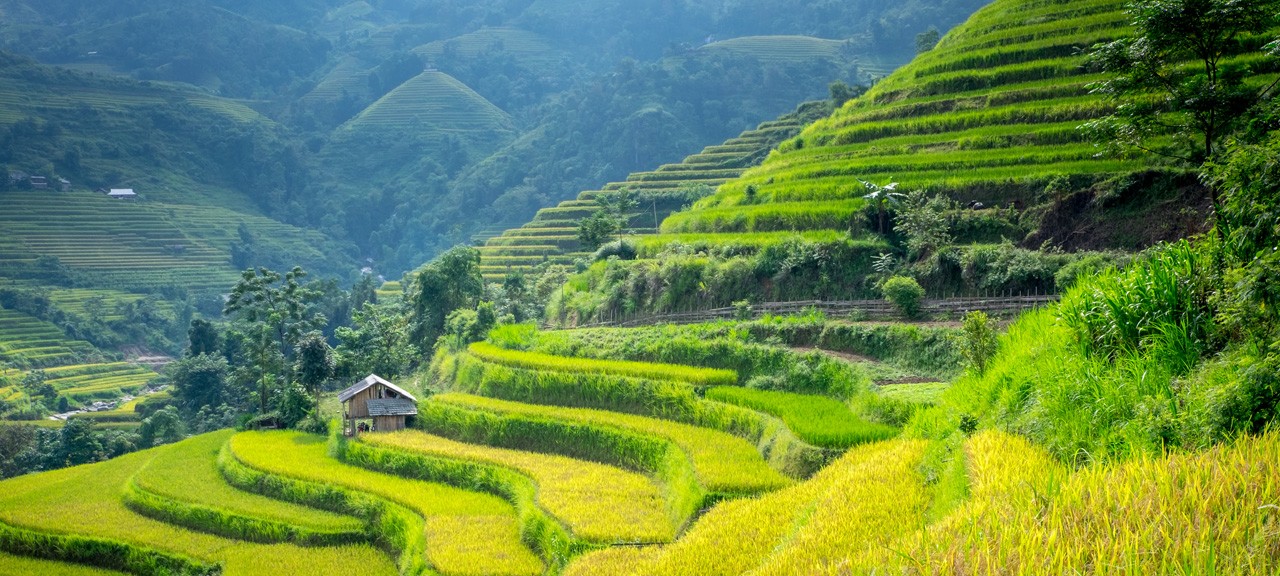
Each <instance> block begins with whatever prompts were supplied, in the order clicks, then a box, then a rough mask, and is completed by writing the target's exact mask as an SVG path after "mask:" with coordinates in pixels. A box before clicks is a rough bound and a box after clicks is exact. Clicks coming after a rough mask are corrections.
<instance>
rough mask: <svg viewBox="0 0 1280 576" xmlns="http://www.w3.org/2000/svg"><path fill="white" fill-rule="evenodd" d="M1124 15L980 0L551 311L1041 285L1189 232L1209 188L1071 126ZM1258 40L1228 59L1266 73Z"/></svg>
mask: <svg viewBox="0 0 1280 576" xmlns="http://www.w3.org/2000/svg"><path fill="white" fill-rule="evenodd" d="M1131 31H1132V28H1131V26H1130V18H1129V16H1127V15H1126V13H1125V11H1124V7H1123V4H1122V3H1121V2H1115V1H1097V2H1086V3H1061V2H996V3H993V4H991V5H990V6H987V7H986V8H983V9H982V10H980V11H978V12H977V13H976V14H974V16H973V17H972V18H970V19H969V20H968V21H967V22H965V23H964V24H961V25H959V26H957V27H956V28H955V29H953V30H951V31H950V32H948V33H947V34H946V35H945V36H944V37H943V38H942V39H941V41H940V42H939V43H938V44H937V46H936V47H934V48H932V49H931V50H928V51H926V52H924V53H922V54H921V55H920V56H919V57H917V58H916V59H915V60H913V61H912V62H911V63H910V64H908V65H906V66H904V67H902V68H901V69H899V70H897V71H895V72H894V73H893V74H890V75H889V76H888V77H886V78H885V79H884V80H882V81H880V82H878V83H876V84H875V85H874V86H873V87H871V88H870V89H869V90H868V91H867V92H866V93H865V94H863V95H862V96H860V97H858V98H854V99H852V100H850V101H849V102H848V103H846V104H845V105H844V106H843V107H841V108H840V109H839V110H837V111H836V112H835V113H833V114H832V115H831V116H830V117H828V118H825V119H822V120H819V121H817V122H814V123H813V124H811V125H810V126H808V127H806V128H805V130H804V131H803V132H801V133H800V134H799V135H797V136H795V137H793V138H791V139H789V140H787V141H786V142H783V143H782V144H781V145H780V146H778V148H777V149H776V150H774V151H772V152H771V153H770V154H769V156H768V157H767V158H766V159H765V160H764V161H763V162H762V163H761V165H760V166H758V167H754V168H752V169H750V170H747V171H745V172H744V173H743V174H741V175H739V176H736V177H733V178H731V179H729V180H727V181H726V182H724V183H723V184H720V185H719V186H718V187H717V190H716V193H715V194H714V195H711V196H709V197H707V198H703V199H701V200H699V201H698V202H696V203H694V204H693V206H692V207H691V208H690V209H688V210H682V211H679V212H676V213H673V214H671V215H670V216H668V217H667V218H666V219H664V220H663V221H662V223H661V225H660V226H659V229H658V233H657V234H655V235H645V234H639V235H638V237H637V238H636V239H635V240H634V244H635V246H636V253H637V254H638V255H639V259H637V260H636V261H634V262H625V261H622V262H596V263H595V264H594V266H593V267H592V268H591V269H590V270H588V271H586V272H585V273H582V274H580V275H578V276H576V277H574V278H572V279H571V280H570V282H569V283H568V284H567V289H566V290H563V291H561V292H560V293H558V294H557V296H556V297H555V300H554V301H553V302H552V304H551V306H550V308H549V313H550V315H551V316H552V317H553V318H555V319H556V320H557V321H560V322H564V323H566V324H568V325H573V324H576V323H582V322H590V321H593V320H599V319H604V318H618V317H625V316H628V315H634V314H638V313H639V314H644V313H649V314H651V313H654V312H669V311H673V310H683V309H688V308H716V307H723V306H728V305H729V304H730V303H731V302H732V301H735V300H739V299H744V298H745V299H748V300H751V301H785V300H807V299H827V300H841V299H858V298H876V297H879V296H880V295H881V294H880V285H881V283H882V282H883V281H884V280H885V279H887V278H888V277H889V276H892V275H895V274H906V275H910V276H915V277H916V278H917V279H918V281H919V282H920V284H922V285H923V286H924V287H925V289H926V293H928V294H930V295H938V296H941V295H957V294H982V295H987V294H993V293H999V294H1022V293H1032V294H1040V293H1054V292H1059V291H1061V290H1063V289H1065V288H1066V287H1067V286H1068V285H1069V284H1070V280H1072V279H1073V278H1074V269H1072V268H1071V267H1072V266H1074V265H1073V264H1072V263H1073V262H1076V261H1078V260H1083V261H1085V262H1087V263H1088V264H1080V265H1079V266H1084V267H1088V266H1094V267H1096V266H1097V265H1098V263H1099V262H1116V261H1118V260H1117V259H1118V258H1119V259H1123V257H1118V256H1117V255H1116V254H1114V253H1110V254H1089V253H1087V252H1086V251H1087V250H1102V251H1108V250H1112V251H1113V250H1135V249H1141V248H1143V247H1146V246H1150V245H1152V244H1155V243H1157V242H1160V241H1166V240H1174V239H1178V238H1181V237H1184V236H1186V235H1188V234H1193V233H1196V232H1198V231H1203V230H1205V229H1206V227H1205V224H1204V222H1205V217H1206V214H1207V212H1206V210H1207V207H1208V205H1209V198H1208V193H1207V191H1206V190H1205V188H1204V187H1203V186H1201V185H1200V184H1198V183H1197V182H1196V179H1195V177H1194V174H1192V173H1190V172H1189V171H1188V170H1187V168H1186V167H1185V166H1179V165H1177V164H1175V163H1165V164H1162V163H1161V162H1158V161H1157V158H1158V157H1157V156H1155V155H1151V154H1148V153H1146V152H1142V151H1137V150H1133V151H1130V152H1128V153H1126V154H1123V155H1111V154H1108V153H1106V152H1107V150H1106V149H1104V148H1103V147H1100V146H1099V145H1098V144H1097V143H1096V142H1095V140H1094V138H1093V136H1092V134H1091V132H1090V131H1089V130H1086V129H1084V127H1083V125H1085V124H1087V123H1089V122H1090V121H1092V120H1095V119H1099V118H1102V117H1104V116H1106V115H1108V114H1110V113H1112V112H1114V111H1115V110H1116V109H1117V104H1116V103H1115V102H1114V101H1112V100H1109V99H1107V98H1106V97H1105V96H1104V95H1103V94H1101V93H1098V91H1097V90H1094V89H1093V84H1094V83H1096V82H1098V81H1099V80H1101V79H1103V78H1106V77H1107V76H1106V75H1105V74H1104V73H1102V72H1101V71H1100V70H1099V69H1098V68H1097V67H1096V64H1093V63H1091V62H1090V61H1089V59H1088V58H1089V57H1088V54H1087V52H1088V49H1089V48H1091V47H1092V46H1094V45H1096V44H1100V43H1106V42H1109V41H1112V40H1115V39H1117V38H1120V37H1123V36H1125V35H1127V34H1129V33H1130V32H1131ZM1255 49H1256V48H1255V47H1254V41H1249V42H1246V43H1245V45H1244V52H1243V53H1242V54H1237V55H1234V56H1232V57H1231V58H1230V62H1231V65H1232V66H1242V67H1243V66H1248V67H1250V68H1249V69H1250V70H1252V71H1253V73H1254V74H1257V75H1258V78H1257V80H1254V81H1252V84H1251V85H1259V86H1262V85H1265V82H1267V81H1268V80H1267V79H1271V78H1273V77H1274V71H1273V67H1274V65H1273V64H1272V63H1271V61H1270V60H1267V59H1266V58H1264V57H1263V56H1262V55H1260V54H1259V53H1257V52H1252V51H1251V50H1255ZM1174 140H1175V139H1174V138H1173V135H1172V134H1168V133H1157V134H1156V135H1155V136H1154V137H1153V138H1152V140H1151V141H1150V142H1147V143H1146V145H1147V146H1148V147H1150V148H1153V149H1154V148H1161V149H1162V148H1164V147H1166V146H1167V145H1171V144H1172V143H1173V142H1174ZM910 218H916V219H915V220H911V219H910ZM930 218H932V220H929V219H930ZM921 230H934V231H936V233H937V234H940V235H939V236H936V238H938V239H940V240H941V241H939V240H932V239H931V238H935V237H921V236H920V231H921ZM912 234H915V236H912ZM1041 247H1046V248H1057V249H1061V250H1070V251H1072V252H1071V253H1063V252H1061V251H1053V250H1044V251H1038V250H1037V249H1039V248H1041ZM623 259H624V260H625V258H623ZM873 264H874V267H873ZM1064 268H1068V269H1072V271H1071V272H1064V273H1063V274H1062V275H1061V277H1059V272H1060V271H1062V270H1063V269H1064Z"/></svg>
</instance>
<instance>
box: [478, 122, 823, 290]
mask: <svg viewBox="0 0 1280 576" xmlns="http://www.w3.org/2000/svg"><path fill="white" fill-rule="evenodd" d="M824 113H825V109H824V108H822V106H821V104H820V103H812V104H806V105H802V106H801V107H800V108H798V109H797V111H796V112H792V113H790V114H787V115H784V116H782V117H780V118H778V119H777V120H773V121H770V122H765V123H762V124H760V125H759V126H757V127H756V128H755V129H754V130H748V131H746V132H743V133H742V134H740V135H738V136H737V137H735V138H732V139H730V140H727V141H725V142H724V143H721V144H718V145H715V146H708V147H706V148H704V149H703V150H702V151H701V152H699V153H698V154H694V155H692V156H688V157H686V158H685V159H684V160H683V161H681V162H680V163H679V164H666V165H663V166H659V167H658V168H657V169H655V170H653V171H651V172H637V173H633V174H631V175H629V176H627V179H626V181H624V182H611V183H609V184H606V185H605V186H603V187H602V189H601V190H589V191H585V192H582V193H580V194H578V197H577V199H575V200H567V201H564V202H561V203H560V204H559V205H557V206H555V207H552V208H543V209H542V210H539V211H538V213H537V214H536V215H535V216H534V218H533V220H532V221H530V222H529V223H527V224H525V225H523V226H521V227H520V228H513V229H510V230H507V231H505V232H503V233H502V234H501V235H498V236H494V237H491V238H488V239H486V240H485V243H484V246H483V247H481V248H480V253H481V262H480V264H481V271H482V273H483V274H484V278H485V280H486V281H500V280H501V279H502V278H503V276H505V275H506V274H508V273H512V272H527V271H529V270H531V269H532V268H533V267H534V266H536V265H538V264H540V263H542V262H552V263H556V264H568V263H571V262H573V260H574V259H576V258H581V257H584V256H587V254H586V253H584V252H582V251H580V250H579V242H578V236H577V233H578V228H577V226H578V221H579V220H581V219H582V218H585V217H587V216H589V215H591V214H592V213H593V212H595V210H596V209H597V208H599V206H600V204H599V202H597V201H596V197H597V196H598V195H600V194H601V193H604V192H616V191H618V190H622V189H624V188H625V189H629V190H632V191H633V192H635V194H636V196H635V197H636V200H637V206H636V208H635V211H634V212H633V213H632V214H630V219H629V221H628V229H627V231H626V234H643V233H651V232H653V231H654V230H655V229H656V227H657V225H658V222H660V221H661V219H662V218H665V217H666V216H667V215H669V214H671V213H672V212H674V211H676V210H678V209H680V207H681V206H683V205H685V204H687V203H688V202H690V201H692V200H693V199H694V198H691V197H690V194H697V193H698V190H699V189H700V188H699V187H703V186H705V187H707V188H701V189H702V190H706V189H713V188H714V187H716V186H719V185H720V184H723V183H725V182H727V181H729V180H730V179H732V178H735V177H737V176H738V175H739V174H741V173H742V172H743V171H744V170H746V169H747V168H748V167H749V166H752V165H754V164H756V163H758V162H759V161H760V160H761V159H762V158H763V157H764V155H765V154H766V153H768V151H769V150H771V149H772V148H773V147H774V146H777V145H778V143H780V142H782V141H784V140H786V139H787V138H790V137H792V136H794V135H795V134H797V133H798V132H799V131H800V129H801V128H803V127H804V126H805V125H806V124H807V123H809V122H812V121H813V120H816V119H817V118H819V117H820V116H821V115H822V114H824Z"/></svg>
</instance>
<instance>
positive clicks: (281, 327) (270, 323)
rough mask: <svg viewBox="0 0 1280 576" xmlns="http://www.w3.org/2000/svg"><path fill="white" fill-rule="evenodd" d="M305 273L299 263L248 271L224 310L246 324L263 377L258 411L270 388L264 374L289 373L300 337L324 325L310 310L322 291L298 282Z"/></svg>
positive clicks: (262, 407) (257, 364) (262, 409)
mask: <svg viewBox="0 0 1280 576" xmlns="http://www.w3.org/2000/svg"><path fill="white" fill-rule="evenodd" d="M306 275H307V273H306V272H305V271H304V270H303V269H302V268H301V267H298V266H295V267H294V268H293V270H290V271H289V272H287V273H285V275H284V276H281V275H280V274H279V273H278V272H274V271H272V270H269V269H267V268H258V269H257V270H245V271H244V273H243V274H242V275H241V277H240V281H239V282H237V283H236V286H235V288H233V289H232V291H231V296H230V297H229V298H228V299H227V304H226V306H225V307H224V308H223V311H222V313H223V314H224V315H226V316H229V317H231V318H232V319H233V320H235V321H236V322H238V323H240V324H241V325H242V326H243V329H244V332H245V334H246V335H248V339H247V340H248V344H249V345H250V347H251V350H250V353H251V355H252V358H253V360H254V362H255V364H256V367H257V369H258V375H259V385H258V392H259V394H258V396H259V409H260V410H261V412H262V413H266V411H267V405H268V402H267V395H268V392H269V388H270V386H268V384H267V378H266V375H267V374H269V373H271V372H272V371H274V370H279V371H282V372H285V374H284V376H285V381H289V380H290V374H288V370H289V368H290V367H291V365H292V364H291V360H292V359H293V354H294V346H295V345H296V344H297V342H298V339H299V338H301V337H302V335H303V334H304V333H306V332H309V331H311V330H315V329H318V328H320V327H322V326H324V324H325V319H324V315H322V314H319V313H316V312H312V311H311V308H310V304H311V303H313V302H314V301H315V300H316V299H317V298H318V297H319V294H318V293H317V292H316V291H315V290H312V289H310V288H308V287H307V286H305V285H303V284H302V283H301V282H300V280H301V279H302V278H304V277H306Z"/></svg>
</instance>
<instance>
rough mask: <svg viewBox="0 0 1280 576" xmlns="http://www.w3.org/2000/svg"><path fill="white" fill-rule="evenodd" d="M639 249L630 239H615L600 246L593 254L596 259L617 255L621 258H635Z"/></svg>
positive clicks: (605, 258)
mask: <svg viewBox="0 0 1280 576" xmlns="http://www.w3.org/2000/svg"><path fill="white" fill-rule="evenodd" d="M637 254H638V251H637V250H636V245H635V243H634V242H632V241H630V240H615V241H613V242H609V243H606V244H603V245H601V246H600V248H598V249H596V253H595V255H594V256H592V259H594V260H607V259H609V258H614V257H616V258H617V259H619V260H635V259H636V255H637Z"/></svg>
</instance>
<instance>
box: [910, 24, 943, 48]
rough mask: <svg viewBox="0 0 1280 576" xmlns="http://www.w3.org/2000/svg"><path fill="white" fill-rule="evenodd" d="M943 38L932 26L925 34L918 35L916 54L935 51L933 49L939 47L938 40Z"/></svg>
mask: <svg viewBox="0 0 1280 576" xmlns="http://www.w3.org/2000/svg"><path fill="white" fill-rule="evenodd" d="M941 37H942V34H940V33H939V32H938V29H937V28H935V27H933V26H930V27H929V29H928V30H925V31H924V32H921V33H919V34H916V54H924V53H925V52H928V51H930V50H933V48H934V47H935V46H937V45H938V40H939V39H940V38H941Z"/></svg>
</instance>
